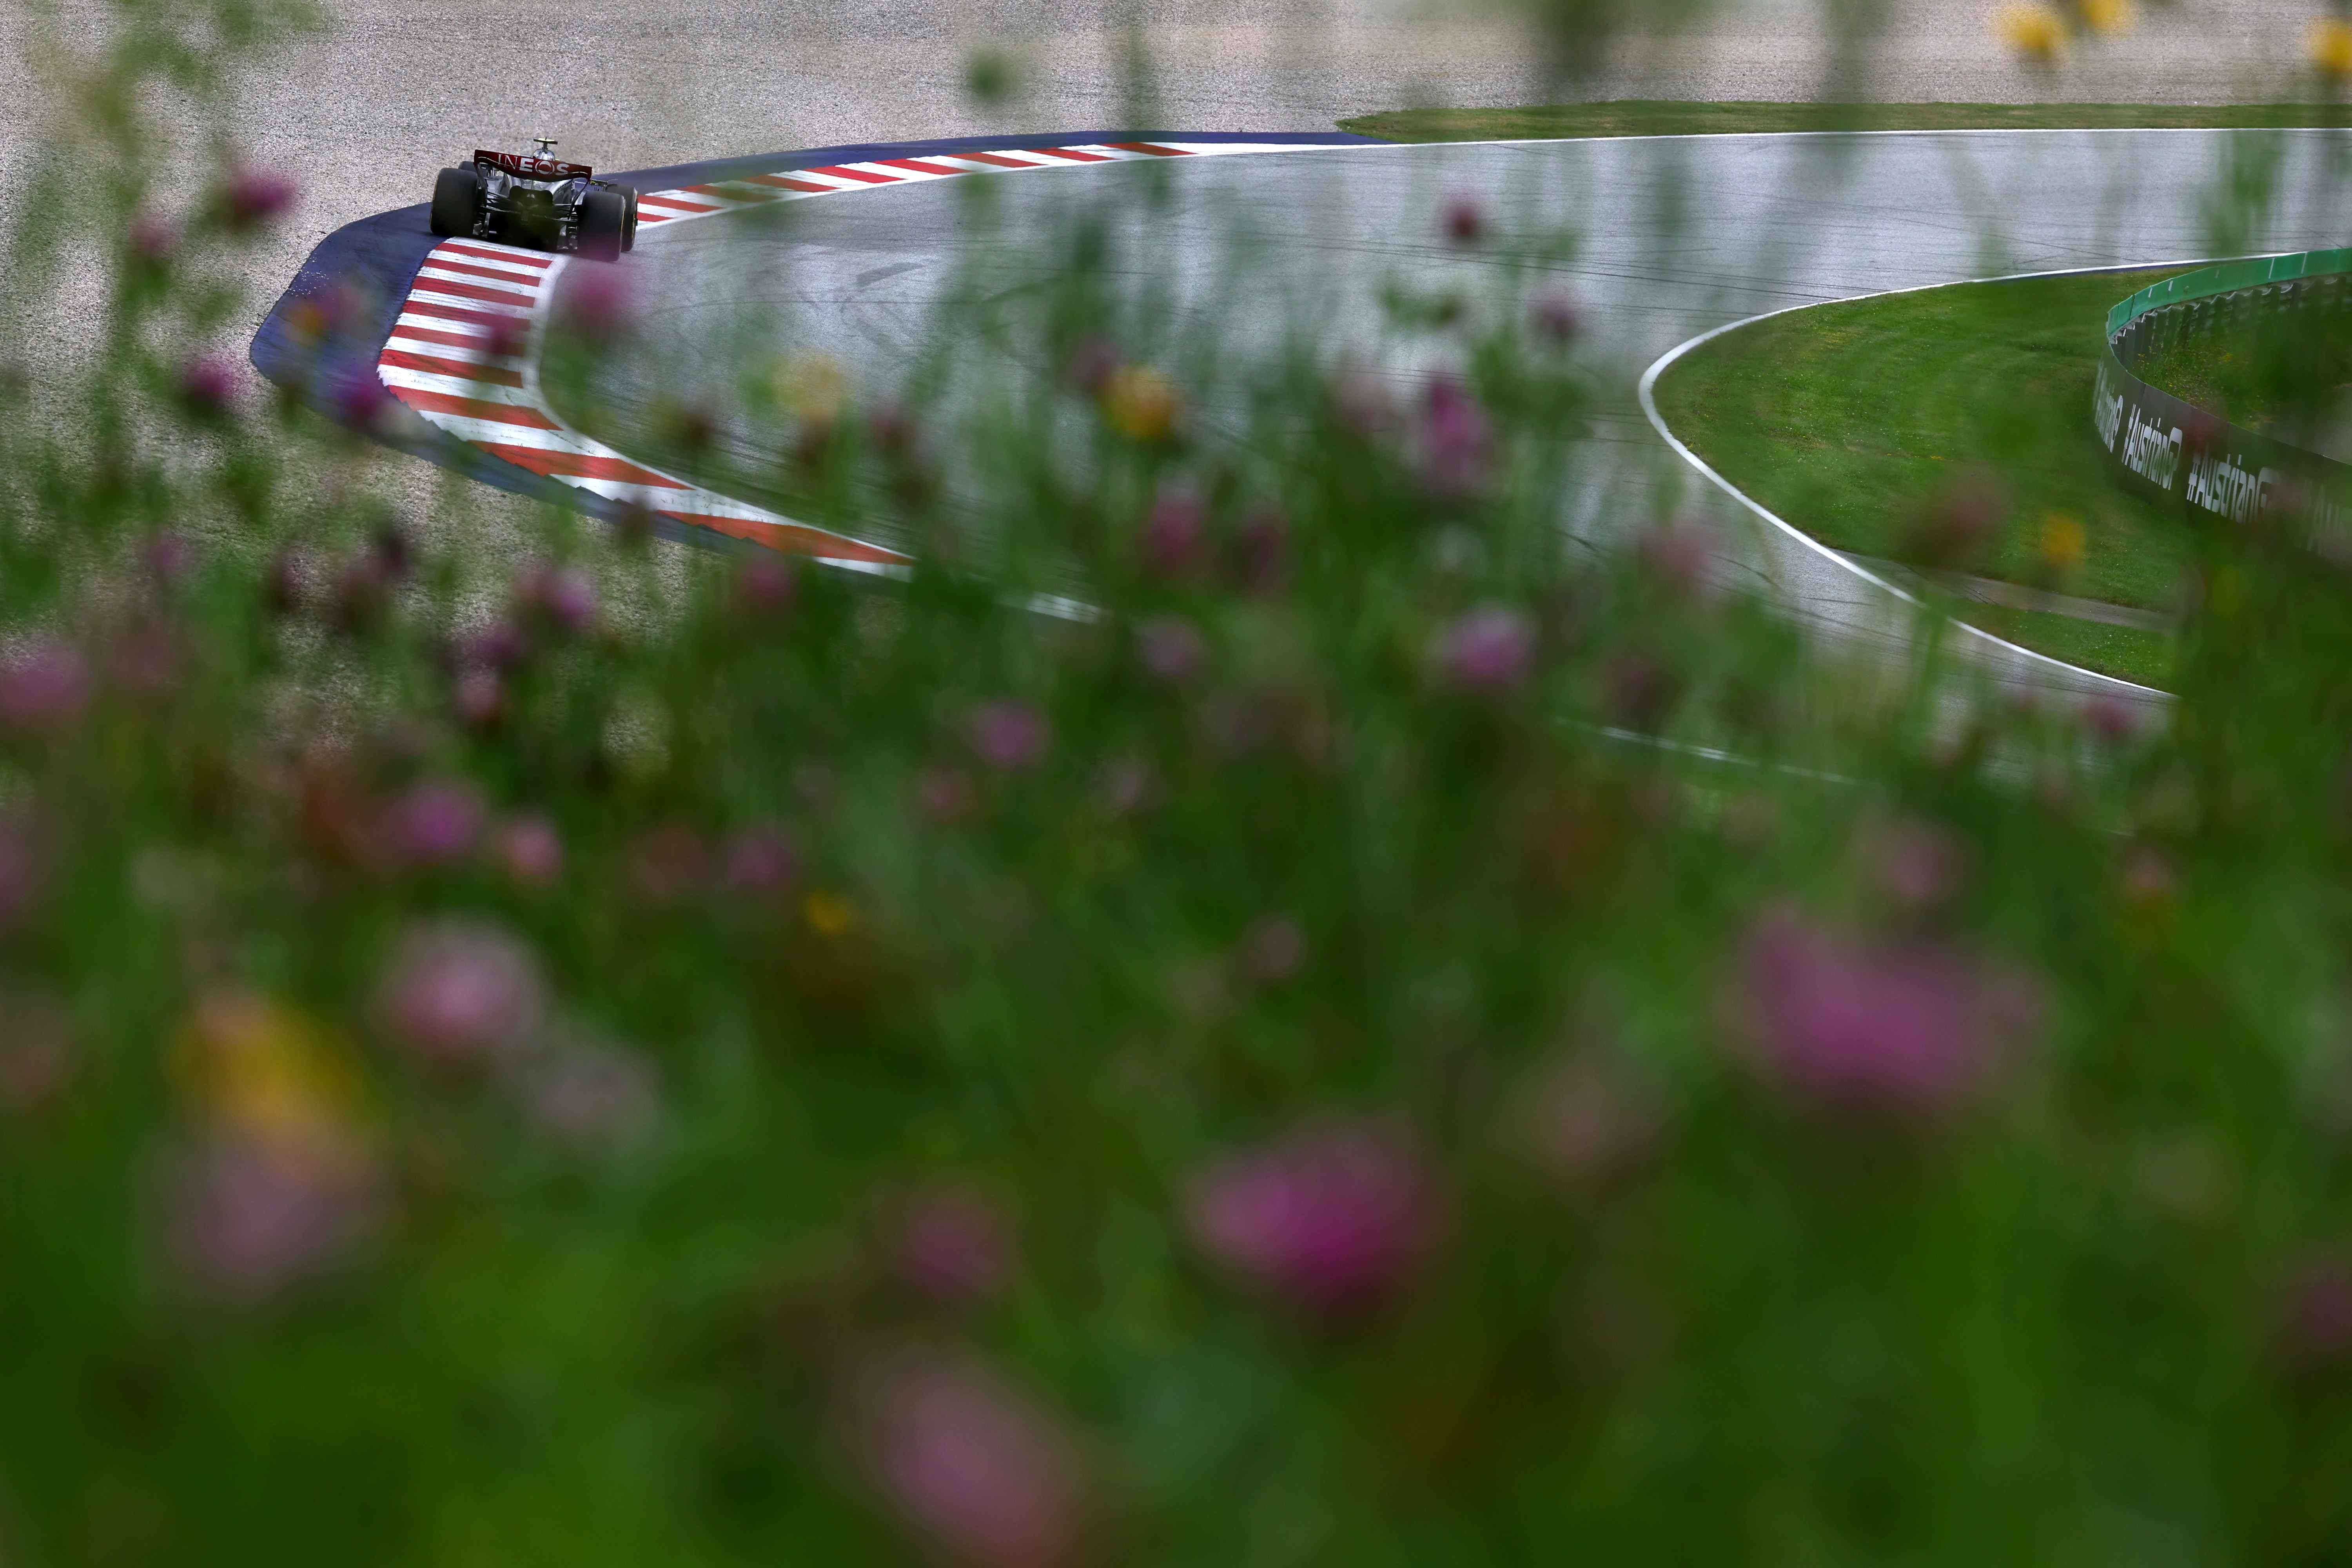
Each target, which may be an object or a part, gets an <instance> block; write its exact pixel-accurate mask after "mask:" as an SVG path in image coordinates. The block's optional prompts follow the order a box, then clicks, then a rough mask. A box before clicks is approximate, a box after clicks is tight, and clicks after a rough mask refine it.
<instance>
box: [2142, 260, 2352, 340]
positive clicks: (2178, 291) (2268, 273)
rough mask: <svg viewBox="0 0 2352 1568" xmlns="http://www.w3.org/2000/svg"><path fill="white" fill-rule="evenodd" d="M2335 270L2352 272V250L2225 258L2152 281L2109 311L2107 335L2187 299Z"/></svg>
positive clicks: (2310, 276)
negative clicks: (2213, 264)
mask: <svg viewBox="0 0 2352 1568" xmlns="http://www.w3.org/2000/svg"><path fill="white" fill-rule="evenodd" d="M2331 272H2352V250H2305V251H2298V252H2297V253H2296V254H2294V255H2293V256H2263V257H2257V258H2254V259H2253V260H2252V261H2225V262H2222V263H2221V265H2220V266H2218V267H2207V268H2200V269H2199V270H2197V271H2195V272H2184V273H2182V274H2181V275H2180V276H2179V277H2178V278H2168V279H2165V280H2164V281H2163V282H2161V283H2151V284H2149V285H2148V286H2147V288H2145V289H2141V290H2140V291H2139V292H2138V293H2137V294H2135V295H2133V296H2132V297H2131V298H2130V299H2128V300H2123V301H2122V302H2120V303H2119V304H2117V305H2116V308H2115V309H2114V310H2109V311H2108V312H2107V336H2108V337H2110V338H2113V337H2114V336H2115V335H2116V333H2117V332H2120V331H2123V330H2124V329H2125V328H2126V327H2127V326H2129V325H2131V323H2132V322H2134V321H2137V320H2138V319H2139V318H2140V317H2142V316H2145V315H2147V313H2148V312H2149V311H2150V310H2162V309H2163V308H2164V307H2165V306H2167V305H2178V304H2180V303H2181V302H2183V301H2184V300H2203V299H2208V298H2210V297H2211V296H2213V295H2215V294H2229V293H2234V292H2235V291H2237V290H2238V289H2253V288H2258V287H2260V286H2261V285H2263V284H2264V283H2291V282H2293V281H2294V279H2298V278H2321V277H2326V275H2327V274H2329V273H2331Z"/></svg>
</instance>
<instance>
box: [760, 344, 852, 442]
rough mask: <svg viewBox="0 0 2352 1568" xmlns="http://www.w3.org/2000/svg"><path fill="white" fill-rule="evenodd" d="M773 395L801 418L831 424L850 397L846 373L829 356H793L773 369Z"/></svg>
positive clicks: (813, 422)
mask: <svg viewBox="0 0 2352 1568" xmlns="http://www.w3.org/2000/svg"><path fill="white" fill-rule="evenodd" d="M776 395H777V397H778V398H779V399H780V400H782V403H783V405H784V406H785V407H786V408H789V409H791V410H792V411H793V414H794V415H795V416H798V417H800V418H801V419H803V420H806V421H807V422H808V423H810V424H812V425H830V424H832V423H833V422H834V421H835V419H837V418H839V417H840V416H841V405H842V403H843V402H844V401H845V399H846V398H847V397H848V395H849V372H848V371H846V370H845V369H844V368H843V367H842V363H841V362H840V361H839V360H837V359H835V358H834V357H833V356H832V355H831V354H825V353H804V354H794V355H793V356H792V357H791V358H790V359H787V360H785V361H784V362H783V363H782V364H781V365H779V366H777V367H776Z"/></svg>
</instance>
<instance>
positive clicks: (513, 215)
mask: <svg viewBox="0 0 2352 1568" xmlns="http://www.w3.org/2000/svg"><path fill="white" fill-rule="evenodd" d="M536 140H537V142H539V151H538V152H537V153H492V152H488V151H486V150H483V149H479V148H478V149H476V150H475V153H474V156H473V159H472V161H471V162H469V163H460V164H458V165H457V167H456V168H453V169H444V170H442V171H441V175H440V178H438V179H437V180H436V181H435V182H434V184H433V232H434V233H435V234H437V235H439V236H441V237H443V238H444V239H451V238H457V237H460V236H464V237H471V238H474V239H494V240H498V241H499V242H501V243H503V244H507V245H521V246H528V247H530V248H531V249H533V250H555V251H569V252H574V253H576V254H578V255H580V256H583V257H584V258H587V259H588V260H590V261H618V260H619V259H621V253H622V252H623V251H625V250H629V249H633V248H635V245H636V243H637V193H636V192H635V191H634V190H632V189H630V188H629V187H628V186H626V185H616V184H613V182H612V181H610V180H600V179H597V178H596V177H595V174H596V171H595V170H593V169H592V168H590V167H589V166H588V165H587V164H585V163H565V162H563V161H562V159H560V158H551V157H549V156H548V149H550V148H551V147H553V146H554V145H555V139H554V138H553V137H551V136H541V137H538V138H536Z"/></svg>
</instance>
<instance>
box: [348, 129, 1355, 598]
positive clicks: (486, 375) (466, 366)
mask: <svg viewBox="0 0 2352 1568" xmlns="http://www.w3.org/2000/svg"><path fill="white" fill-rule="evenodd" d="M1325 145H1328V143H1327V144H1325ZM1309 150H1310V149H1309V148H1307V147H1300V146H1290V145H1283V144H1278V143H1273V142H1242V143H1232V142H1214V143H1203V142H1108V143H1100V144H1092V145H1087V146H1078V147H1024V148H1012V149H1007V150H1005V151H1003V152H986V153H979V152H963V153H931V154H928V155H926V156H924V157H920V158H883V159H877V160H875V161H873V162H871V163H840V164H835V165H831V166H828V167H825V168H821V169H794V170H792V171H790V172H789V173H786V174H750V175H746V176H744V177H742V178H740V179H735V180H721V181H715V182H712V183H710V184H699V185H689V186H687V187H686V188H684V189H682V190H674V191H652V192H646V193H644V194H643V195H640V196H639V197H638V199H637V229H638V237H639V240H640V242H641V243H642V241H643V240H644V239H645V238H646V237H649V236H650V235H651V234H653V233H655V232H657V231H658V229H659V228H660V227H662V226H666V225H668V224H674V223H681V222H685V221H687V220H689V219H692V218H700V217H715V216H719V215H720V214H723V213H730V212H740V211H743V210H745V209H747V208H751V207H755V206H761V205H766V204H768V203H770V202H779V201H803V200H806V199H808V198H809V197H812V196H820V195H832V194H833V193H835V192H836V191H861V190H870V189H872V188H874V187H876V186H878V185H892V184H904V183H907V182H910V181H916V180H939V179H947V178H950V177H952V176H954V175H958V174H993V173H1003V172H1006V171H1010V170H1015V169H1055V168H1061V169H1066V168H1075V167H1077V166H1079V165H1082V164H1087V163H1118V162H1133V161H1138V160H1150V159H1153V158H1179V157H1198V156H1203V155H1219V154H1228V153H1276V152H1305V151H1309ZM571 259H572V258H569V257H563V256H551V255H548V254H546V253H544V252H541V251H536V250H523V249H520V248H517V247H511V246H504V245H498V244H494V243H491V242H489V241H486V240H477V239H448V240H444V241H442V242H441V243H440V244H439V245H436V246H435V247H433V250H432V253H431V254H430V255H428V256H427V257H426V258H425V264H424V266H423V267H421V268H418V269H417V273H416V279H415V282H414V283H412V284H411V285H410V286H409V290H408V297H407V299H406V300H404V301H403V302H402V304H401V308H400V316H399V319H398V320H397V321H395V322H394V325H393V329H392V335H391V337H390V338H389V339H387V340H386V341H385V342H384V346H383V353H381V354H380V355H379V356H378V358H377V361H376V374H378V375H379V376H380V377H382V379H383V384H384V386H385V387H386V388H387V389H388V390H389V391H390V392H391V393H392V395H393V396H394V397H396V398H398V399H399V400H400V401H401V402H402V403H404V404H405V405H408V407H410V408H411V409H414V410H415V412H416V413H417V414H418V415H420V416H423V417H424V418H425V419H427V420H429V421H431V422H432V423H433V424H435V425H437V426H440V427H441V428H442V429H444V430H446V431H447V432H449V434H451V435H452V436H455V437H457V438H458V439H459V440H461V441H466V442H469V443H471V444H472V445H474V446H477V447H480V448H481V449H482V450H484V451H485V452H488V453H489V454H491V455H492V456H494V457H498V458H505V459H506V460H507V461H508V462H510V463H513V464H515V465H516V466H517V467H519V468H528V469H530V471H531V472H532V473H535V474H543V475H545V476H547V477H548V478H550V479H555V480H558V481H560V482H561V483H563V484H567V485H571V486H573V487H575V488H577V489H583V490H589V491H592V492H593V493H595V494H597V495H601V496H606V497H610V498H612V499H613V500H623V501H635V502H637V503H638V504H640V505H643V506H645V507H647V508H649V509H651V510H654V511H656V512H659V513H661V514H662V515H663V516H666V517H669V518H673V519H675V520H676V521H679V522H682V523H687V524H689V525H691V526H693V527H697V528H707V529H709V530H710V531H713V532H716V533H722V534H726V535H728V536H729V537H730V538H734V539H740V540H747V541H749V542H752V543H754V544H760V545H764V546H766V547H768V548H769V549H772V550H778V551H782V552H787V553H792V554H803V555H812V556H814V557H816V558H818V559H820V560H823V561H826V562H830V563H834V564H836V565H841V566H845V567H849V568H852V569H854V570H860V571H866V572H882V573H889V574H897V573H898V572H902V571H904V570H905V569H906V567H907V566H908V564H909V562H908V557H906V556H905V555H902V554H900V553H898V552H897V551H893V550H886V549H884V548H883V547H882V546H880V545H878V544H868V543H866V542H864V541H862V540H856V539H852V538H849V537H848V536H846V535H845V534H839V533H834V532H830V531H826V530H824V529H821V528H812V527H810V526H808V525H807V524H806V523H801V522H795V521H793V520H792V519H790V518H787V517H782V516H779V515H778V514H776V513H775V512H772V511H768V510H764V509H762V508H760V507H756V506H752V505H750V504H749V503H747V502H744V501H739V500H732V499H730V498H729V497H727V496H722V495H720V494H719V493H717V492H716V491H713V490H708V489H702V488H701V487H700V486H698V485H694V484H689V483H688V481H686V480H684V479H678V478H677V477H676V476H674V475H670V474H666V473H663V472H661V471H660V470H659V469H656V468H647V467H646V466H645V465H643V464H641V463H638V462H635V460H633V459H631V458H626V457H624V456H623V455H622V454H621V453H619V452H617V451H615V450H614V449H613V448H612V447H607V446H604V444H603V443H601V442H599V441H596V440H593V439H592V438H591V437H587V436H585V435H583V434H582V433H581V432H579V431H577V430H574V429H572V427H571V426H567V425H566V424H564V423H563V421H562V419H561V418H559V417H557V416H556V414H555V411H554V410H553V409H552V408H551V407H550V406H549V405H548V403H547V399H546V398H545V397H544V396H543V395H541V389H540V374H539V362H540V346H541V341H542V339H543V337H544V335H545V331H546V326H547V315H548V307H549V304H550V302H551V300H552V299H553V297H554V293H555V289H554V283H555V279H556V278H557V277H558V276H559V275H561V273H562V270H563V268H565V267H566V266H568V265H570V263H571Z"/></svg>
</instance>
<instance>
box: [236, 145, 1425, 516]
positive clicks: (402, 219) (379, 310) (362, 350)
mask: <svg viewBox="0 0 2352 1568" xmlns="http://www.w3.org/2000/svg"><path fill="white" fill-rule="evenodd" d="M1105 142H1225V143H1236V144H1238V143H1246V142H1278V143H1281V144H1283V145H1285V146H1294V147H1319V146H1354V145H1358V144H1362V143H1378V142H1380V138H1378V137H1375V136H1356V135H1351V134H1349V133H1348V132H1335V131H1324V132H1295V133H1278V132H1190V131H1187V132H1134V131H1106V132H1094V131H1082V132H1070V133H1067V134H1062V135H1053V136H951V137H946V138H942V139H940V140H936V141H930V142H857V143H854V144H851V145H848V146H842V147H817V148H812V149H810V150H807V151H804V152H799V153H761V154H759V155H757V156H753V157H746V158H718V159H711V160H709V161H706V162H703V163H673V164H671V165H669V166H668V167H667V168H661V169H640V170H637V171H635V172H634V173H631V174H614V175H612V176H611V178H613V179H614V180H617V181H619V182H620V183H622V184H628V185H635V186H637V187H638V188H639V189H641V190H648V191H664V190H676V189H677V188H679V187H681V186H685V185H700V184H709V183H711V182H712V181H715V180H735V179H741V178H742V177H743V176H744V175H746V174H787V173H790V172H791V171H792V170H794V169H815V168H823V167H824V166H826V165H828V164H833V163H868V162H872V161H874V160H876V159H881V158H919V157H921V156H923V155H924V154H925V153H960V152H969V151H973V150H979V151H983V152H984V151H988V150H990V149H992V148H1000V147H1002V148H1011V149H1020V148H1028V147H1078V146H1087V145H1090V144H1095V145H1098V144H1101V143H1105ZM425 216H426V204H425V203H423V202H419V203H418V204H417V205H415V206H413V207H402V208H400V209H398V210H397V211H394V212H388V213H378V214H377V215H376V216H373V217H365V218H362V219H360V220H359V221H358V222H357V223H352V224H346V225H344V226H342V227H341V228H339V229H337V230H336V231H335V232H334V233H332V234H331V235H329V236H328V237H326V238H325V239H323V240H320V242H319V247H318V248H317V249H316V250H313V251H312V252H310V259H309V260H307V261H305V262H303V264H302V269H301V270H300V271H299V272H298V273H296V274H295V275H294V281H293V282H291V283H290V284H289V285H287V289H286V292H285V293H283V294H282V295H280V296H278V303H277V304H276V305H274V306H272V307H271V308H270V311H269V314H268V316H267V317H266V318H264V319H263V321H262V323H261V330H260V331H257V332H256V333H254V335H253V347H252V350H251V352H250V357H251V358H252V360H253V367H254V369H256V370H257V371H259V372H260V373H261V374H263V375H265V376H267V377H268V378H269V379H270V380H271V381H272V382H275V383H276V384H278V386H280V387H282V388H284V389H285V390H286V392H287V393H288V394H289V395H291V396H293V397H295V398H297V399H299V401H300V402H302V403H303V404H304V405H307V406H309V407H310V408H312V409H314V410H316V411H317V412H319V413H320V414H322V415H324V416H326V417H327V418H329V419H331V420H333V421H334V422H335V423H336V424H339V425H343V426H351V427H359V426H356V425H355V422H354V420H353V419H352V417H351V409H352V405H353V403H354V401H355V400H354V399H352V398H351V397H350V396H348V392H349V391H350V389H352V388H354V387H367V386H372V385H373V384H374V382H375V365H376V358H377V356H378V355H379V354H381V353H383V345H384V342H385V340H386V339H388V338H390V337H391V336H392V328H393V323H394V321H397V320H398V319H399V315H400V303H401V301H402V300H404V299H406V298H407V296H408V288H409V285H410V283H411V282H413V281H414V280H415V277H416V271H417V268H420V267H422V266H423V265H424V264H425V257H426V256H427V255H429V254H431V252H432V249H433V247H435V246H436V245H437V244H439V243H440V241H439V240H437V239H436V238H435V237H434V235H433V232H432V230H431V229H430V228H428V227H426V226H425ZM305 302H312V303H315V304H316V305H317V306H318V307H319V308H320V310H324V311H325V312H326V316H327V319H328V320H329V321H331V322H332V323H333V324H334V328H335V330H334V331H331V332H330V333H328V334H327V335H326V336H324V337H323V338H319V339H315V340H312V341H309V342H305V341H304V339H303V336H302V335H301V334H298V333H297V332H296V331H294V328H293V325H292V322H291V320H290V318H291V316H292V314H293V312H294V311H295V310H296V309H297V308H298V307H299V306H301V305H302V304H304V303H305ZM362 406H364V405H362ZM394 408H395V410H396V412H395V414H394V418H393V420H391V421H379V422H377V423H376V424H375V425H374V426H369V427H367V428H366V433H367V434H368V435H369V436H371V437H374V438H375V439H377V440H380V441H383V442H384V443H385V444H386V445H389V446H392V447H397V448H399V449H400V450H402V451H404V452H408V453H411V454H413V455H414V456H416V457H419V458H425V459H426V460H427V461H429V462H435V463H438V464H440V465H441V466H442V467H443V468H453V469H455V470H457V472H458V473H461V474H464V475H465V476H466V477H467V478H468V479H476V480H478V481H480V482H481V483H483V484H486V485H496V486H497V487H498V488H499V489H504V490H512V491H513V492H515V493H516V494H518V495H524V496H529V497H531V498H532V499H534V500H544V501H551V502H553V503H554V504H556V505H558V506H565V507H571V508H572V509H573V510H580V511H585V512H588V513H590V514H591V515H593V516H596V517H600V518H603V519H604V520H605V521H613V520H614V518H615V517H617V516H618V515H619V513H620V511H621V507H620V504H619V503H617V502H615V501H613V500H608V499H606V498H605V497H603V496H600V495H597V494H595V493H594V492H593V491H589V490H582V489H573V488H572V486H570V485H566V484H560V483H558V482H557V481H555V480H553V479H548V478H546V477H545V476H544V475H541V474H534V473H532V472H531V471H530V470H529V469H528V468H518V467H516V466H515V465H514V464H512V463H509V462H507V461H505V460H504V459H502V458H493V457H491V456H490V455H489V454H488V452H485V451H483V450H482V449H481V448H480V447H475V446H471V445H469V444H467V442H464V441H460V440H458V439H457V437H454V436H452V435H450V434H449V433H448V432H447V431H446V430H443V429H441V428H439V427H438V426H434V425H431V424H428V423H427V422H425V420H423V419H419V418H417V417H416V416H415V415H413V414H411V413H410V412H409V410H408V409H407V408H406V406H405V405H394ZM401 416H405V417H401ZM387 423H389V424H391V425H393V426H394V427H393V428H390V429H387V428H385V427H384V426H385V425H386V424H387ZM657 531H659V532H660V533H662V534H663V535H665V536H666V537H668V538H673V539H680V540H685V541H687V542H691V543H697V544H705V545H710V546H713V547H714V548H719V549H729V550H732V549H739V548H751V546H746V545H740V544H739V543H738V542H736V541H733V540H729V539H726V538H725V537H724V536H722V535H719V534H714V533H711V532H710V531H709V530H707V529H699V528H688V527H687V526H685V525H684V524H676V523H671V522H670V521H669V520H668V519H667V518H664V519H660V520H658V523H657Z"/></svg>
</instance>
